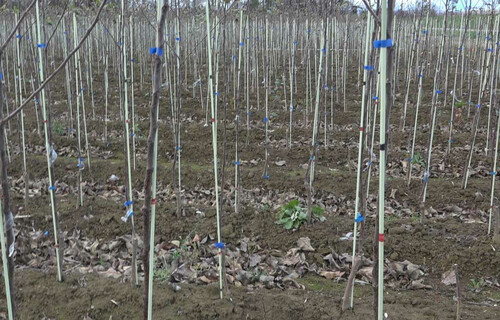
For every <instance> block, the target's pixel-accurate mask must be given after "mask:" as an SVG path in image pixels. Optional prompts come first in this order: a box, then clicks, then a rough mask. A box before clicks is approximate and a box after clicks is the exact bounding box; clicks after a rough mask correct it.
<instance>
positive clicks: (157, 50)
mask: <svg viewBox="0 0 500 320" xmlns="http://www.w3.org/2000/svg"><path fill="white" fill-rule="evenodd" d="M156 55H157V56H162V55H163V49H162V48H156Z"/></svg>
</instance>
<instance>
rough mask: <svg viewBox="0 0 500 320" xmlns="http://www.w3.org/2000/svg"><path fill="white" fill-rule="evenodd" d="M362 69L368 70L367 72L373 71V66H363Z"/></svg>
mask: <svg viewBox="0 0 500 320" xmlns="http://www.w3.org/2000/svg"><path fill="white" fill-rule="evenodd" d="M364 68H365V70H368V71H373V70H374V68H373V66H365V67H364Z"/></svg>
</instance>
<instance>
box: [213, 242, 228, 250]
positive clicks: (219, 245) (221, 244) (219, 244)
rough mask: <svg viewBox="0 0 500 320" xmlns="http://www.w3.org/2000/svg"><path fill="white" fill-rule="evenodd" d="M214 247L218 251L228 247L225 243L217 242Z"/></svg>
mask: <svg viewBox="0 0 500 320" xmlns="http://www.w3.org/2000/svg"><path fill="white" fill-rule="evenodd" d="M214 247H216V248H217V249H221V250H222V249H224V248H225V247H226V246H225V245H224V242H216V243H214Z"/></svg>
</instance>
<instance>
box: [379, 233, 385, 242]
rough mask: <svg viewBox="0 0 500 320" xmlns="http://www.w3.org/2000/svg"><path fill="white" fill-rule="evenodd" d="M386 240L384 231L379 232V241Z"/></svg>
mask: <svg viewBox="0 0 500 320" xmlns="http://www.w3.org/2000/svg"><path fill="white" fill-rule="evenodd" d="M384 240H385V237H384V234H383V233H379V234H378V241H379V242H384Z"/></svg>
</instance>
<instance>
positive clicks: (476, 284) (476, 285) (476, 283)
mask: <svg viewBox="0 0 500 320" xmlns="http://www.w3.org/2000/svg"><path fill="white" fill-rule="evenodd" d="M470 282H471V286H472V291H474V292H481V289H482V288H483V284H484V279H483V278H479V279H477V280H476V279H470Z"/></svg>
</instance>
